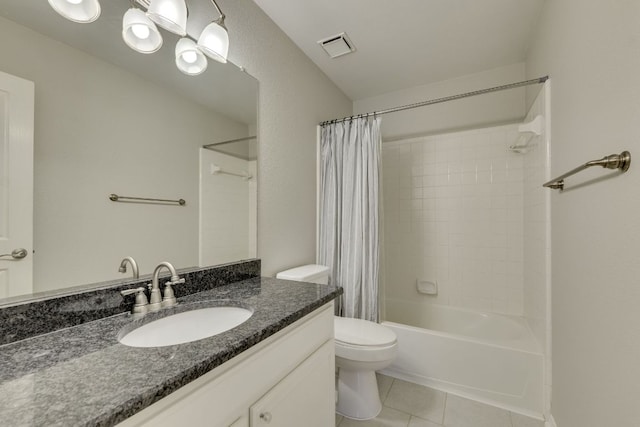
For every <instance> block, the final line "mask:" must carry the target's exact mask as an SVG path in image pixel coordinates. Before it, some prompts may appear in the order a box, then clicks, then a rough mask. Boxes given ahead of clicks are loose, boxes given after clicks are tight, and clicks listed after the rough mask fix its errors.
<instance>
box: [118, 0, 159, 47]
mask: <svg viewBox="0 0 640 427" xmlns="http://www.w3.org/2000/svg"><path fill="white" fill-rule="evenodd" d="M122 38H123V39H124V42H125V43H126V44H127V46H129V47H130V48H131V49H133V50H135V51H136V52H140V53H153V52H156V51H157V50H158V49H160V47H161V46H162V35H160V32H159V31H158V27H156V24H154V23H153V21H151V20H150V19H149V18H148V17H147V15H146V14H145V13H144V12H143V11H142V10H140V9H137V8H135V7H132V8H131V9H129V10H128V11H127V12H126V13H125V14H124V17H123V18H122Z"/></svg>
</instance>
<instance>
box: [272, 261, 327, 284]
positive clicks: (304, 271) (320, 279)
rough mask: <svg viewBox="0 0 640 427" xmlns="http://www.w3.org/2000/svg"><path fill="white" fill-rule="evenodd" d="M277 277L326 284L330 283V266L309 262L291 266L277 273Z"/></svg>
mask: <svg viewBox="0 0 640 427" xmlns="http://www.w3.org/2000/svg"><path fill="white" fill-rule="evenodd" d="M276 279H284V280H295V281H297V282H311V283H319V284H321V285H326V284H328V283H329V267H327V266H326V265H318V264H308V265H302V266H300V267H296V268H291V269H289V270H285V271H281V272H280V273H278V274H276Z"/></svg>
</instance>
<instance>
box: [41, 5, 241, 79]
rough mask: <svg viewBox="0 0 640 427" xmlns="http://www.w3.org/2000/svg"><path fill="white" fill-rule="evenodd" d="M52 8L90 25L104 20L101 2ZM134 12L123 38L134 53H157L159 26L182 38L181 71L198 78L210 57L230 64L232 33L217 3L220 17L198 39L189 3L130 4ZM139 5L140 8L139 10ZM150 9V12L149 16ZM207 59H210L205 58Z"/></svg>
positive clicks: (125, 20) (178, 51)
mask: <svg viewBox="0 0 640 427" xmlns="http://www.w3.org/2000/svg"><path fill="white" fill-rule="evenodd" d="M48 1H49V4H50V5H51V7H52V8H53V9H54V10H55V11H56V12H58V13H59V14H60V15H62V16H63V17H65V18H67V19H69V20H70V21H74V22H80V23H89V22H93V21H95V20H96V19H98V16H100V3H99V2H98V0H48ZM130 1H131V8H130V9H129V10H127V11H126V12H125V14H124V16H123V18H122V38H123V39H124V42H125V43H126V44H127V46H129V47H130V48H131V49H133V50H135V51H136V52H140V53H145V54H149V53H153V52H156V51H158V50H159V49H160V47H162V34H161V33H160V31H159V30H158V28H157V26H156V24H157V25H158V26H160V27H161V28H164V29H165V30H167V31H170V32H172V33H175V34H177V35H179V36H182V38H181V39H180V40H178V43H177V44H176V49H175V56H176V66H177V67H178V69H179V70H180V71H181V72H183V73H184V74H187V75H189V76H195V75H198V74H201V73H202V72H204V70H206V69H207V58H206V57H207V56H208V57H209V58H211V59H213V60H215V61H218V62H221V63H223V64H224V63H226V62H227V55H228V53H229V33H228V31H227V27H226V26H225V25H224V19H225V15H224V13H222V11H221V10H220V8H219V7H218V4H217V3H216V2H215V0H211V3H212V4H213V6H214V7H215V9H216V12H217V13H218V15H219V17H218V18H217V19H215V20H213V21H212V22H211V23H210V24H209V25H207V26H206V27H205V28H204V30H202V33H201V34H200V36H199V37H198V38H197V43H196V40H195V39H194V38H192V37H191V36H190V35H188V34H187V17H188V11H187V4H186V2H185V0H130ZM136 3H137V5H138V6H140V8H139V7H136ZM145 9H146V12H145ZM205 55H206V56H205Z"/></svg>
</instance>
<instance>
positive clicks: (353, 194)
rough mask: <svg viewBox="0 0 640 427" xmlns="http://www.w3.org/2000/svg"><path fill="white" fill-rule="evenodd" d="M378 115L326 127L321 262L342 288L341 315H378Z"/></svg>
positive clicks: (322, 147)
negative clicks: (327, 267)
mask: <svg viewBox="0 0 640 427" xmlns="http://www.w3.org/2000/svg"><path fill="white" fill-rule="evenodd" d="M381 147H382V138H381V135H380V119H379V118H376V117H367V118H356V119H352V120H347V121H344V122H341V123H332V124H328V125H325V126H323V127H322V135H321V139H320V218H319V222H320V224H319V241H318V259H317V262H318V263H319V264H322V265H327V266H329V268H330V272H331V283H332V284H334V285H336V286H341V287H342V288H344V295H343V297H342V310H341V311H342V313H341V314H342V315H343V316H345V317H355V318H359V319H366V320H371V321H377V320H378V286H379V284H378V276H379V258H380V239H379V236H380V233H379V227H380V219H379V218H380V215H379V209H380V191H381V187H380V185H381V184H380V167H381V165H380V162H381V159H380V158H381V156H380V152H381Z"/></svg>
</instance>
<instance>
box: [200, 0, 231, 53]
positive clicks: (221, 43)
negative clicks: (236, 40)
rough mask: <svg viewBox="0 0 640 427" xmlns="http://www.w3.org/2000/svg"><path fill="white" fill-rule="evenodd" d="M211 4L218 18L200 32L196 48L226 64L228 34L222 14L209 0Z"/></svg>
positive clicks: (214, 3)
mask: <svg viewBox="0 0 640 427" xmlns="http://www.w3.org/2000/svg"><path fill="white" fill-rule="evenodd" d="M211 3H213V5H214V6H215V8H216V10H217V11H218V14H219V15H220V17H219V18H218V19H216V20H215V21H213V22H211V23H210V24H209V25H207V26H206V27H205V28H204V30H202V34H200V37H199V38H198V47H199V48H200V49H201V50H202V51H203V52H204V53H205V55H207V56H208V57H209V58H211V59H214V60H216V61H218V62H222V63H223V64H224V63H226V62H227V54H228V53H229V33H228V32H227V27H226V26H225V25H224V18H225V16H224V13H222V11H221V10H220V8H219V7H218V5H217V4H216V2H215V1H214V0H211Z"/></svg>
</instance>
